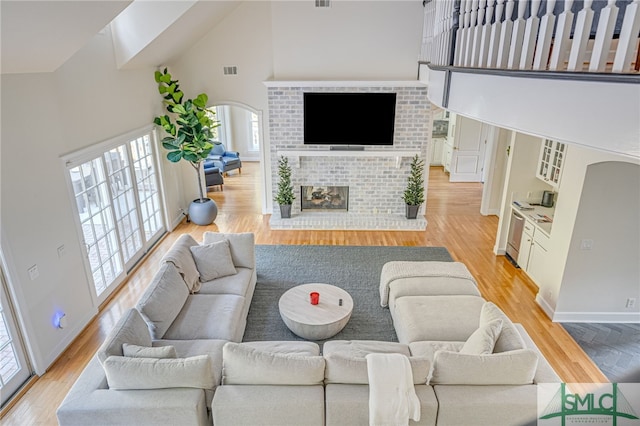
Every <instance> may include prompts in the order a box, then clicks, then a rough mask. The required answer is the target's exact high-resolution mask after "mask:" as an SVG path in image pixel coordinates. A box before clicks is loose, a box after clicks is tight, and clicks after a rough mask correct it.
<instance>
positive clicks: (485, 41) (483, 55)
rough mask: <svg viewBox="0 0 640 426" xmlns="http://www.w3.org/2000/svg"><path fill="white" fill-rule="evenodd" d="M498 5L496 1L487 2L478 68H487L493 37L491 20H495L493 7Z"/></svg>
mask: <svg viewBox="0 0 640 426" xmlns="http://www.w3.org/2000/svg"><path fill="white" fill-rule="evenodd" d="M495 3H496V1H495V0H489V1H488V2H487V9H486V12H485V14H484V22H483V25H482V31H481V32H480V50H479V52H478V67H480V68H486V67H487V55H488V53H489V38H490V36H491V18H493V6H494V4H495Z"/></svg>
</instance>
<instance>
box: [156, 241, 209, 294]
mask: <svg viewBox="0 0 640 426" xmlns="http://www.w3.org/2000/svg"><path fill="white" fill-rule="evenodd" d="M197 245H198V242H197V241H196V240H194V239H193V237H192V236H191V235H189V234H182V235H181V236H180V237H178V239H177V240H176V242H175V243H173V245H172V246H171V248H170V249H169V251H168V252H167V253H166V254H165V255H164V256H163V257H162V263H173V265H174V266H175V267H176V269H177V270H178V272H179V273H180V276H182V279H183V280H184V284H186V286H187V289H189V291H190V292H192V293H194V292H196V291H198V290H200V273H199V272H198V268H197V267H196V262H195V261H194V260H193V256H192V255H191V247H193V246H197Z"/></svg>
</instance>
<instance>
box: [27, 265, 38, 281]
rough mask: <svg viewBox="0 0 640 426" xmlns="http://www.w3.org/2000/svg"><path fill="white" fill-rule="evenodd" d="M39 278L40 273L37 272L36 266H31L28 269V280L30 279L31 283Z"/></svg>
mask: <svg viewBox="0 0 640 426" xmlns="http://www.w3.org/2000/svg"><path fill="white" fill-rule="evenodd" d="M39 276H40V271H39V270H38V265H33V266H32V267H31V268H29V278H31V281H33V280H35V279H36V278H38V277H39Z"/></svg>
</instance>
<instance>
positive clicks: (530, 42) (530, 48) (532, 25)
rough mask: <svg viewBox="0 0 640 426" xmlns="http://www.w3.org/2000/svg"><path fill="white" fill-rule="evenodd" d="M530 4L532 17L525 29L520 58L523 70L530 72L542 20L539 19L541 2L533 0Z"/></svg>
mask: <svg viewBox="0 0 640 426" xmlns="http://www.w3.org/2000/svg"><path fill="white" fill-rule="evenodd" d="M530 4H531V16H529V18H528V19H527V25H526V27H525V29H524V38H523V44H522V54H521V56H520V69H521V70H530V69H531V67H532V65H533V52H534V51H535V49H536V40H537V37H538V27H539V26H540V18H538V10H540V0H531V3H530Z"/></svg>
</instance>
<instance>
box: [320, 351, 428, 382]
mask: <svg viewBox="0 0 640 426" xmlns="http://www.w3.org/2000/svg"><path fill="white" fill-rule="evenodd" d="M371 353H375V352H371ZM408 359H409V364H411V371H412V374H413V383H414V384H416V385H418V384H425V383H427V377H428V376H429V369H430V367H431V363H430V362H429V359H427V358H426V357H408ZM325 361H326V369H325V383H327V384H329V383H345V384H358V385H367V384H369V374H368V368H367V359H366V358H365V357H362V356H353V355H347V354H342V353H339V352H334V353H331V354H328V355H325Z"/></svg>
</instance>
